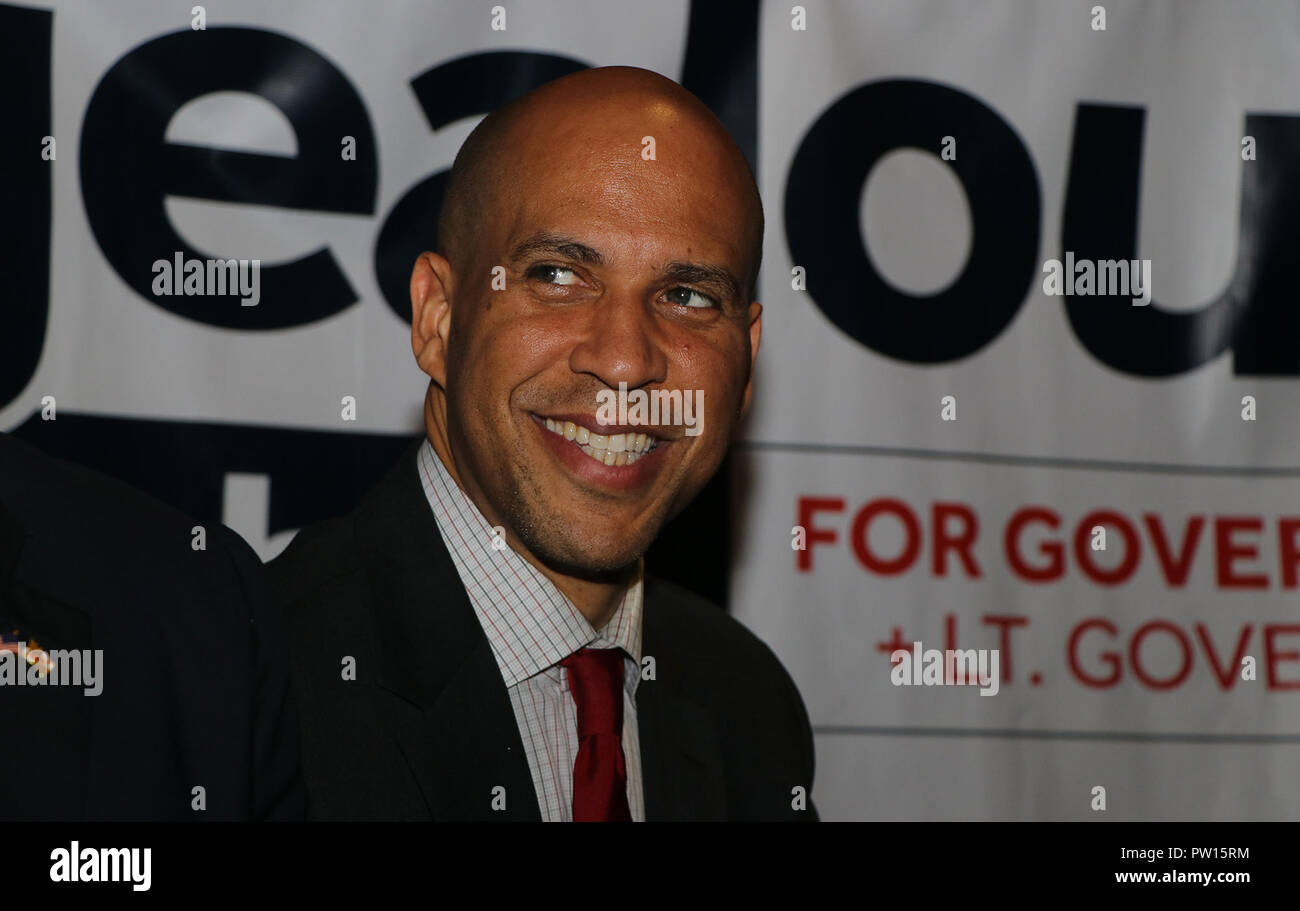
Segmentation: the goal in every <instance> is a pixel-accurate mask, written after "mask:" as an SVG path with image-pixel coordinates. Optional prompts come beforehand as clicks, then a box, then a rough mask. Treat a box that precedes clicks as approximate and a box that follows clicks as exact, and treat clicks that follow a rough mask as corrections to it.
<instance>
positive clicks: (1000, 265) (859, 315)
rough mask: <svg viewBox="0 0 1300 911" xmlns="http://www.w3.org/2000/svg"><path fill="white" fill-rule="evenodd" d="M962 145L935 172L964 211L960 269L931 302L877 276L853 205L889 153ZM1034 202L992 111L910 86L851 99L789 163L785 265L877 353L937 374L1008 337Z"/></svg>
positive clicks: (1015, 147) (879, 88)
mask: <svg viewBox="0 0 1300 911" xmlns="http://www.w3.org/2000/svg"><path fill="white" fill-rule="evenodd" d="M946 135H958V136H961V137H962V153H961V156H960V157H959V158H958V159H957V160H955V161H945V162H944V164H945V165H947V166H948V167H950V168H952V169H953V172H954V174H955V175H956V176H957V178H958V179H959V180H960V181H961V184H962V187H963V188H964V190H965V192H966V198H967V200H968V201H969V203H970V217H971V234H972V237H971V249H970V256H969V258H968V259H967V262H966V266H965V268H964V269H963V270H962V273H961V274H960V275H959V276H958V277H957V279H956V280H955V281H954V282H953V283H952V284H951V285H949V286H948V287H947V288H945V289H943V290H942V291H939V292H937V293H935V294H933V295H927V296H917V295H913V294H908V293H906V292H904V291H900V290H899V289H897V288H895V287H894V286H892V285H890V284H889V283H887V282H886V281H885V280H884V279H882V278H881V276H880V274H879V273H878V272H877V271H876V269H875V267H874V266H873V265H872V263H871V260H870V258H869V257H868V256H867V253H866V250H867V247H866V243H865V239H864V238H863V237H862V232H861V230H860V228H859V218H858V212H859V200H860V198H861V195H862V188H863V186H864V184H865V182H866V179H867V176H868V175H869V174H870V173H871V169H872V168H873V167H875V165H876V163H877V162H878V161H879V160H880V159H881V158H882V157H884V156H885V155H886V154H887V153H889V152H892V151H894V150H896V149H903V148H918V149H922V150H928V151H933V150H935V149H938V148H939V147H940V144H941V143H942V141H943V137H944V136H946ZM1041 212H1042V200H1041V192H1040V190H1039V185H1038V175H1037V172H1036V171H1035V169H1034V162H1033V159H1032V158H1030V156H1029V151H1028V149H1026V148H1025V144H1024V142H1023V141H1022V140H1021V139H1020V137H1019V136H1018V135H1017V134H1016V132H1015V130H1013V129H1012V127H1011V126H1010V125H1009V124H1008V123H1007V122H1006V121H1005V120H1003V119H1002V117H1001V116H999V115H998V114H997V112H995V111H994V110H993V109H992V108H990V107H989V106H988V105H986V104H984V103H983V102H982V101H980V100H979V99H978V98H975V97H974V96H972V95H969V94H967V93H966V92H963V91H961V90H959V89H955V88H952V87H949V86H943V85H939V84H937V83H933V82H924V81H921V80H914V79H893V80H884V81H880V82H872V83H868V84H866V85H862V86H859V87H858V88H856V89H853V90H852V91H850V92H848V93H847V94H846V95H844V96H843V97H841V98H840V99H839V100H838V101H836V102H835V103H834V104H832V105H831V106H830V107H829V108H828V109H827V110H826V112H825V113H823V114H822V115H821V116H820V117H819V118H818V119H817V121H816V123H814V124H813V126H812V128H811V129H810V130H809V131H808V134H807V135H806V136H805V137H804V139H803V142H802V143H801V144H800V145H799V149H798V151H797V152H796V154H795V157H794V162H793V164H792V165H791V167H790V176H789V180H788V182H787V183H786V191H785V230H786V240H787V242H788V243H789V246H790V254H791V257H792V260H793V262H795V263H797V264H799V265H801V266H804V267H805V268H807V270H808V285H807V288H808V294H809V296H810V297H811V298H812V299H813V301H814V302H815V303H816V304H817V306H818V307H820V308H821V310H822V312H823V313H825V314H826V316H827V317H828V318H829V319H830V320H831V322H832V323H834V324H835V325H836V326H837V327H839V329H840V331H842V332H844V333H845V334H847V335H848V336H849V337H851V338H853V339H855V340H856V341H858V342H860V343H861V344H863V345H865V346H866V347H868V348H871V349H872V350H874V351H877V352H879V353H880V354H884V355H887V356H889V357H893V358H897V359H899V360H904V361H911V362H913V363H920V364H938V363H944V362H947V361H954V360H957V359H959V358H963V357H966V356H968V355H970V354H974V353H975V352H976V351H978V350H979V349H981V348H982V347H984V346H985V345H986V344H988V343H989V342H990V341H992V340H993V339H994V338H995V337H997V335H998V334H999V333H1000V332H1001V331H1002V330H1003V329H1005V328H1006V327H1007V325H1008V324H1009V323H1010V322H1011V320H1012V318H1013V317H1014V316H1015V315H1016V313H1017V312H1018V311H1019V309H1020V306H1021V304H1023V303H1024V300H1025V295H1026V293H1027V291H1028V290H1029V287H1030V284H1031V283H1032V282H1033V281H1034V279H1035V277H1036V276H1037V274H1038V269H1039V264H1038V242H1039V236H1040V235H1039V228H1040V220H1041Z"/></svg>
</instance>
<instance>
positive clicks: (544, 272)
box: [528, 265, 578, 285]
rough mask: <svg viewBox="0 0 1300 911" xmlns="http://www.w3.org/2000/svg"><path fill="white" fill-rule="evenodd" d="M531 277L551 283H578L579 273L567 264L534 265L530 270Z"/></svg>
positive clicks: (529, 275)
mask: <svg viewBox="0 0 1300 911" xmlns="http://www.w3.org/2000/svg"><path fill="white" fill-rule="evenodd" d="M528 277H529V278H536V279H540V280H541V281H544V282H546V283H547V284H550V285H576V284H577V283H578V273H576V272H574V271H573V270H572V269H570V268H568V267H567V266H547V265H542V266H533V267H532V268H531V269H529V270H528Z"/></svg>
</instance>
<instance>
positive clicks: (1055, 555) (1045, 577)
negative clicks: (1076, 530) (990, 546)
mask: <svg viewBox="0 0 1300 911" xmlns="http://www.w3.org/2000/svg"><path fill="white" fill-rule="evenodd" d="M1030 522H1044V523H1046V524H1047V527H1048V528H1052V529H1056V528H1059V527H1060V525H1061V517H1060V516H1059V515H1057V514H1056V513H1054V512H1052V510H1050V509H1047V508H1046V507H1043V506H1026V507H1025V508H1023V509H1019V510H1017V511H1016V513H1015V514H1014V515H1013V516H1012V517H1011V520H1010V521H1009V522H1007V530H1006V534H1005V535H1003V537H1002V545H1003V548H1004V549H1005V550H1006V554H1007V564H1008V565H1009V566H1010V567H1011V570H1012V571H1013V572H1014V573H1015V574H1016V575H1018V576H1020V577H1021V578H1022V579H1025V580H1027V581H1029V582H1052V581H1055V580H1056V579H1059V578H1061V576H1063V575H1065V556H1064V550H1063V548H1062V547H1061V543H1060V542H1059V541H1045V542H1043V543H1042V544H1039V545H1038V549H1039V551H1040V552H1042V553H1044V554H1046V555H1047V556H1048V558H1049V562H1048V565H1047V566H1046V567H1042V568H1038V567H1034V566H1030V565H1029V564H1028V563H1026V562H1025V560H1024V558H1023V557H1021V556H1020V548H1019V546H1018V542H1019V540H1020V530H1021V529H1022V528H1024V527H1025V526H1026V525H1028V524H1029V523H1030Z"/></svg>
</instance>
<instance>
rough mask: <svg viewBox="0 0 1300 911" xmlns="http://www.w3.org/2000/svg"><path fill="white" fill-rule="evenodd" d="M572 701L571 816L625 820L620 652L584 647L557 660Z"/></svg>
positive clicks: (585, 819) (628, 815) (580, 819)
mask: <svg viewBox="0 0 1300 911" xmlns="http://www.w3.org/2000/svg"><path fill="white" fill-rule="evenodd" d="M560 666H561V667H564V668H567V669H568V671H569V691H570V692H571V693H573V701H574V702H575V703H577V706H578V758H577V759H575V760H574V761H573V821H574V822H630V821H631V819H632V814H631V813H630V812H629V811H628V807H627V767H626V766H625V765H624V761H623V652H622V651H620V650H619V649H616V648H584V649H579V650H578V651H576V652H574V653H573V654H572V655H570V656H569V657H568V658H565V659H564V660H563V661H561V662H560Z"/></svg>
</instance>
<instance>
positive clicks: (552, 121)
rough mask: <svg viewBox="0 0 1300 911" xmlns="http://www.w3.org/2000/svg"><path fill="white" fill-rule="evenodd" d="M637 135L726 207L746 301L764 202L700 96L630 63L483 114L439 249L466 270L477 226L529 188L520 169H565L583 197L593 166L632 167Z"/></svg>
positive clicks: (458, 171) (466, 151) (451, 186)
mask: <svg viewBox="0 0 1300 911" xmlns="http://www.w3.org/2000/svg"><path fill="white" fill-rule="evenodd" d="M645 136H652V137H654V138H655V142H656V146H657V147H658V149H659V151H657V153H656V157H657V165H658V167H659V168H660V169H663V170H666V171H669V172H671V173H672V175H673V176H674V177H675V178H676V179H678V180H689V181H698V182H701V183H702V185H703V186H706V187H708V188H710V190H711V191H713V192H711V195H712V196H714V197H715V201H716V204H717V205H720V206H725V207H727V209H728V210H730V212H729V214H730V215H731V217H732V218H734V219H735V224H736V225H738V226H740V228H741V233H742V234H743V241H742V242H743V244H744V247H745V251H746V254H747V256H748V259H749V268H748V271H747V274H746V275H745V276H744V277H743V279H744V282H745V290H746V295H747V296H748V298H749V299H751V300H752V299H753V297H754V291H755V285H756V283H757V277H758V267H759V263H760V260H761V258H762V249H763V207H762V203H761V201H760V199H759V193H758V185H757V182H756V181H755V179H754V176H753V172H752V171H751V169H750V167H749V163H748V162H747V161H746V160H745V156H744V154H743V153H742V152H741V151H740V148H739V147H738V146H737V145H736V143H735V140H734V139H732V137H731V134H730V133H728V131H727V129H726V127H724V126H723V125H722V122H721V121H719V120H718V118H717V117H716V116H714V114H713V112H712V111H710V110H709V109H708V108H707V107H705V106H704V104H703V103H702V102H701V101H700V100H699V99H698V98H696V97H695V96H694V95H692V94H691V93H690V92H688V91H687V90H686V89H684V88H682V87H681V86H680V85H678V84H677V83H676V82H673V81H672V80H671V79H668V78H666V77H664V76H661V75H659V74H658V73H655V72H652V71H650V70H644V69H639V68H637V67H626V66H611V67H600V68H596V69H588V70H582V71H580V72H578V73H574V74H572V75H570V76H566V77H564V78H562V79H557V80H555V81H553V82H549V83H547V84H546V85H543V86H541V87H540V88H537V89H534V90H533V91H532V92H529V93H528V94H526V95H523V96H522V97H520V98H517V99H515V100H514V101H512V102H510V103H508V104H506V105H503V106H502V107H500V108H498V109H497V110H495V111H493V112H492V113H491V114H489V115H488V116H487V117H485V118H484V119H483V120H482V121H481V122H480V123H479V125H478V126H477V127H476V128H475V129H474V130H473V132H471V133H470V135H469V138H467V139H466V140H465V142H464V144H463V145H462V146H461V148H460V151H459V152H458V153H457V154H456V160H455V163H454V164H453V165H452V169H451V175H450V179H449V180H448V184H447V191H446V195H445V197H444V200H443V205H442V214H441V217H440V219H439V222H438V247H439V250H440V252H441V253H442V254H443V256H445V257H446V258H447V259H448V261H449V262H450V263H451V264H452V267H453V268H455V269H456V270H457V271H458V272H463V271H465V270H468V269H471V268H473V265H472V264H473V263H474V262H475V256H476V254H477V252H478V251H480V250H481V249H482V245H481V243H480V240H481V236H482V230H483V227H484V225H485V224H486V222H487V221H488V220H489V219H501V218H507V219H508V218H510V217H511V215H512V213H513V212H514V211H516V210H517V209H518V206H519V205H520V203H521V202H522V201H523V200H524V199H525V198H526V196H527V194H528V191H529V186H528V184H527V180H526V175H527V174H528V173H529V172H530V171H532V170H534V169H535V168H536V167H537V166H538V165H539V164H540V165H544V166H546V167H550V168H553V169H559V170H560V171H561V173H566V174H569V175H571V176H572V181H573V187H574V192H575V193H581V192H583V191H584V190H583V187H582V182H583V178H584V177H587V176H591V175H592V173H593V169H601V168H604V169H606V170H607V171H608V170H613V171H617V170H626V169H628V168H629V167H640V164H639V163H642V162H643V159H642V157H641V153H642V139H643V137H645ZM614 182H615V183H618V182H619V181H618V177H617V175H615V177H614ZM607 187H608V184H607V185H606V188H607Z"/></svg>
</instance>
